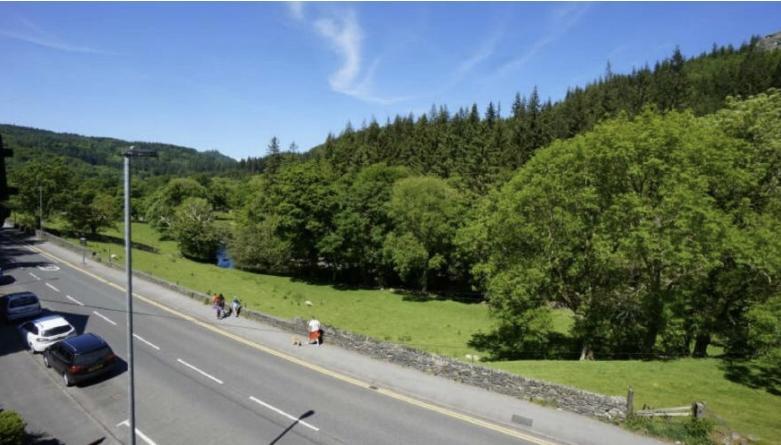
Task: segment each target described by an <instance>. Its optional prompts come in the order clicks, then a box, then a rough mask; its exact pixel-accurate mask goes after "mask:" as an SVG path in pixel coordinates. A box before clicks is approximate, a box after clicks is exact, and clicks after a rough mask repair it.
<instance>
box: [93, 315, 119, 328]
mask: <svg viewBox="0 0 781 445" xmlns="http://www.w3.org/2000/svg"><path fill="white" fill-rule="evenodd" d="M92 313H93V314H95V315H97V316H98V317H100V318H102V319H104V320H106V321H107V322H109V323H111V324H113V325H114V326H116V325H117V324H116V323H115V322H114V320H112V319H110V318H108V317H106V316H105V315H103V314H101V313H100V312H98V311H92Z"/></svg>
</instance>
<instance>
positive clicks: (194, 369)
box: [176, 358, 222, 385]
mask: <svg viewBox="0 0 781 445" xmlns="http://www.w3.org/2000/svg"><path fill="white" fill-rule="evenodd" d="M176 361H177V362H179V363H181V364H183V365H184V366H187V367H188V368H190V369H192V370H193V371H196V372H198V373H200V374H201V375H203V376H204V377H208V378H210V379H212V380H214V381H215V382H217V383H219V384H220V385H222V380H220V379H218V378H217V377H214V376H213V375H211V374H208V373H205V372H203V371H201V370H200V369H198V368H196V367H195V366H193V365H191V364H189V363H187V362H186V361H184V360H182V359H180V358H178V359H176Z"/></svg>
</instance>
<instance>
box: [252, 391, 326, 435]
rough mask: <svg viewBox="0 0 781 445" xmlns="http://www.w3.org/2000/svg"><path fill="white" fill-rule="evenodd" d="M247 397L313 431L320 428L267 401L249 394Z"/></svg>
mask: <svg viewBox="0 0 781 445" xmlns="http://www.w3.org/2000/svg"><path fill="white" fill-rule="evenodd" d="M249 399H250V400H252V401H253V402H255V403H257V404H259V405H263V406H265V407H266V408H268V409H270V410H271V411H274V412H276V413H279V414H281V415H283V416H285V417H287V418H288V419H290V420H295V421H296V422H298V423H300V424H301V425H304V426H305V427H307V428H311V429H313V430H315V431H320V428H318V427H316V426H314V425H311V424H309V423H306V422H304V421H303V420H301V419H299V418H298V417H295V416H291V415H290V414H288V413H286V412H284V411H282V410H281V409H279V408H275V407H273V406H271V405H269V404H268V403H266V402H264V401H262V400H258V399H256V398H255V397H252V396H249Z"/></svg>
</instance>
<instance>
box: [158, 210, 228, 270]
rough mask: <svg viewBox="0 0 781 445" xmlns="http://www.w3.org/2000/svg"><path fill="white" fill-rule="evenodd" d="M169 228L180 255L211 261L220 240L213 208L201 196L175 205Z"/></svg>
mask: <svg viewBox="0 0 781 445" xmlns="http://www.w3.org/2000/svg"><path fill="white" fill-rule="evenodd" d="M169 230H170V232H171V235H172V236H173V238H174V239H175V240H176V242H177V243H178V244H179V250H180V252H181V253H182V255H184V256H186V257H188V258H192V259H195V260H198V261H213V260H214V258H215V256H216V254H217V250H218V249H219V247H220V243H221V241H222V237H221V234H220V232H219V230H218V229H217V226H216V225H215V223H214V209H213V208H212V206H211V204H209V201H207V200H206V199H203V198H193V197H190V198H186V199H185V200H184V202H182V203H181V204H180V205H179V206H177V207H176V209H175V210H174V216H173V218H172V221H171V226H170V228H169Z"/></svg>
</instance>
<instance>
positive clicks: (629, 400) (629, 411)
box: [626, 386, 635, 417]
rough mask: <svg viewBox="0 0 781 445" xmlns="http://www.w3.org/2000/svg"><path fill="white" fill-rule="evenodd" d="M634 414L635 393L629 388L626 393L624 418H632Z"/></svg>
mask: <svg viewBox="0 0 781 445" xmlns="http://www.w3.org/2000/svg"><path fill="white" fill-rule="evenodd" d="M634 413H635V391H634V390H633V389H632V387H631V386H629V387H628V388H627V392H626V417H632V415H634Z"/></svg>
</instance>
